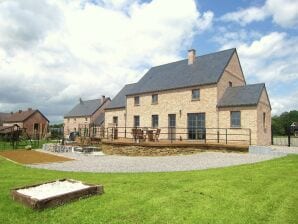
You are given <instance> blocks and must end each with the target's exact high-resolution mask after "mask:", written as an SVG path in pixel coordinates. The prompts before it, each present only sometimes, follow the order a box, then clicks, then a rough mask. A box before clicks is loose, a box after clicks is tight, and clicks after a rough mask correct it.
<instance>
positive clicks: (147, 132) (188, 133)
mask: <svg viewBox="0 0 298 224" xmlns="http://www.w3.org/2000/svg"><path fill="white" fill-rule="evenodd" d="M95 133H97V131H95ZM98 133H99V132H98ZM100 133H101V135H102V136H101V138H102V139H105V140H107V141H116V140H118V141H119V140H130V141H131V142H164V141H167V142H168V143H177V142H182V141H189V142H198V143H221V144H232V143H234V144H243V145H250V144H251V130H250V129H248V128H181V127H158V128H151V127H108V128H105V129H100ZM91 137H92V136H91Z"/></svg>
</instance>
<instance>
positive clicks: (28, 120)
mask: <svg viewBox="0 0 298 224" xmlns="http://www.w3.org/2000/svg"><path fill="white" fill-rule="evenodd" d="M16 125H17V126H18V127H20V128H21V129H23V130H24V131H25V132H26V134H27V135H28V136H29V137H30V138H43V137H44V136H45V135H46V134H47V133H48V126H49V120H48V119H47V118H46V116H45V115H43V114H42V113H41V112H40V111H39V110H33V109H32V108H28V110H25V111H22V110H19V111H17V112H15V113H13V112H11V113H10V114H9V115H8V116H6V117H5V118H4V120H3V128H7V127H13V126H16Z"/></svg>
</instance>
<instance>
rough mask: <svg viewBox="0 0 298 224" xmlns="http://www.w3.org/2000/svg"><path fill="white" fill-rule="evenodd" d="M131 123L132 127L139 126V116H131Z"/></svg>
mask: <svg viewBox="0 0 298 224" xmlns="http://www.w3.org/2000/svg"><path fill="white" fill-rule="evenodd" d="M133 125H134V127H140V116H134V117H133Z"/></svg>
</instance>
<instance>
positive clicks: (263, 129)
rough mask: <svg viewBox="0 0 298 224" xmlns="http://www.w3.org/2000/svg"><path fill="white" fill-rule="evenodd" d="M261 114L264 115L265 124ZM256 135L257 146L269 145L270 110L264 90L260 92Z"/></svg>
mask: <svg viewBox="0 0 298 224" xmlns="http://www.w3.org/2000/svg"><path fill="white" fill-rule="evenodd" d="M263 113H265V124H264V122H263ZM257 135H258V141H257V144H258V145H271V109H270V104H269V98H268V96H267V93H266V91H265V90H263V92H262V95H261V98H260V102H259V104H258V107H257Z"/></svg>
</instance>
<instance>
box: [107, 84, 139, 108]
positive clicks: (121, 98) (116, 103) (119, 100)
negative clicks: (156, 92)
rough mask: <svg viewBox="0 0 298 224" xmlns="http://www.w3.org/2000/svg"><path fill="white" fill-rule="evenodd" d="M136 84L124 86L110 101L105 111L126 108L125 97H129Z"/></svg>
mask: <svg viewBox="0 0 298 224" xmlns="http://www.w3.org/2000/svg"><path fill="white" fill-rule="evenodd" d="M135 85H136V83H132V84H127V85H125V86H124V87H123V88H122V89H121V90H120V92H119V93H118V94H117V95H116V96H115V97H114V98H113V99H112V101H111V103H110V104H109V105H108V106H107V107H106V109H116V108H123V107H126V95H129V94H130V93H131V92H132V91H133V89H134V86H135Z"/></svg>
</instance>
